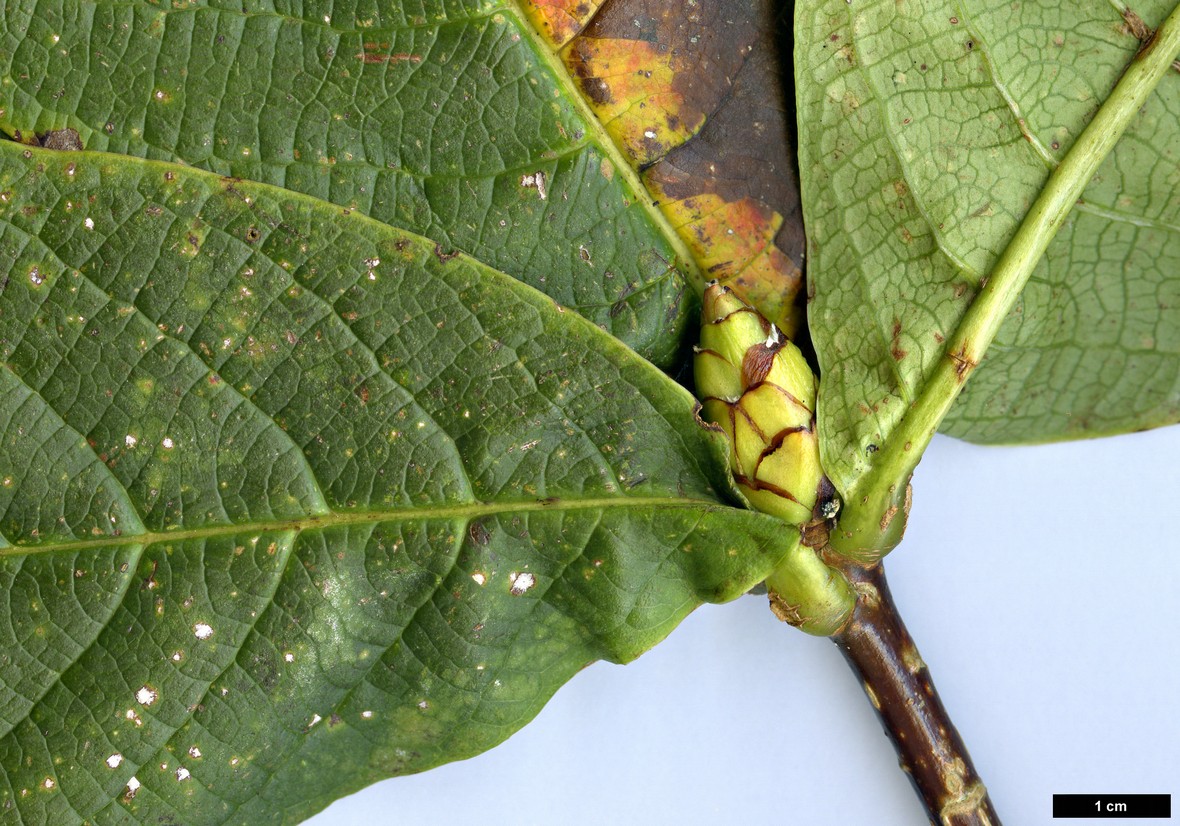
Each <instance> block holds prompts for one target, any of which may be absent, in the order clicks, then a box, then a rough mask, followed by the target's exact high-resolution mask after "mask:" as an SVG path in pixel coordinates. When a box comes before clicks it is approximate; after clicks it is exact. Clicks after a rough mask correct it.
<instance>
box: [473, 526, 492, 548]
mask: <svg viewBox="0 0 1180 826" xmlns="http://www.w3.org/2000/svg"><path fill="white" fill-rule="evenodd" d="M467 535H468V536H470V537H471V541H472V542H474V543H475V544H476V545H479V546H480V547H481V548H482V547H483V546H484V545H487V544H488V542H490V541H491V539H492V535H491V534H490V533H489V532H488V529H487V528H485V527H484V524H483V523H482V522H478V521H476V522H472V523H471V524H470V525H469V526H468V528H467Z"/></svg>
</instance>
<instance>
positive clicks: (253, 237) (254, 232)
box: [246, 227, 262, 244]
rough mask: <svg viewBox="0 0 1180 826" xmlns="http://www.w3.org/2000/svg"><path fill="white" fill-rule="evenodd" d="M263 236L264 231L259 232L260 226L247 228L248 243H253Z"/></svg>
mask: <svg viewBox="0 0 1180 826" xmlns="http://www.w3.org/2000/svg"><path fill="white" fill-rule="evenodd" d="M261 237H262V233H261V232H259V230H258V227H249V228H248V229H247V230H246V243H247V244H253V243H254V242H255V241H257V240H258V239H259V238H261Z"/></svg>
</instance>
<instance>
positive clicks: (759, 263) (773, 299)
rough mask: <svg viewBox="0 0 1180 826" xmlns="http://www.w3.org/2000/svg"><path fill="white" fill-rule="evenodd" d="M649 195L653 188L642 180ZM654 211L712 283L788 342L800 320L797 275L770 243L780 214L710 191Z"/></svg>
mask: <svg viewBox="0 0 1180 826" xmlns="http://www.w3.org/2000/svg"><path fill="white" fill-rule="evenodd" d="M645 183H646V184H647V185H648V187H649V189H651V190H652V192H653V193H654V192H659V184H658V183H656V182H655V181H654V180H652V179H651V178H650V176H649V177H648V179H647V180H646V181H645ZM660 208H661V209H662V210H663V211H664V214H665V215H667V216H668V219H669V221H670V222H671V223H672V225H673V226H674V227H676V230H677V232H679V233H680V235H681V237H682V238H684V240H685V241H686V242H687V243H688V245H689V247H690V249H692V251H693V254H694V255H695V256H696V257H697V260H698V261H699V262H700V265H701V269H702V271H703V272H704V273H705V276H706V277H707V278H710V279H716V280H717V281H720V282H721V283H722V284H724V285H726V286H728V287H729V288H730V289H732V290H733V291H734V292H735V293H737V294H738V295H739V296H740V297H741V298H742V300H743V301H745V302H746V303H747V304H751V305H753V306H755V307H757V308H758V310H759V311H760V312H761V313H762V314H763V315H764V316H766V317H767V318H768V319H769V320H770V321H772V322H774V324H775V325H776V326H777V327H778V328H779V329H780V330H782V331H783V333H785V334H786V335H787V337H788V338H791V337H793V336H794V335H795V332H796V331H797V330H798V327H799V324H800V323H801V321H802V317H801V312H800V310H799V308H798V307H797V306H796V299H797V298H798V295H799V290H800V289H801V288H802V285H803V273H802V271H801V270H800V269H799V267H798V266H796V264H795V262H794V261H792V260H791V259H790V258H788V257H787V255H785V254H784V253H783V251H782V250H780V249H779V248H778V246H777V245H776V244H775V240H774V239H775V236H776V235H777V234H778V231H779V229H780V228H781V227H782V225H783V216H782V215H780V214H779V213H778V212H776V211H775V210H773V209H771V208H770V207H768V206H767V205H766V204H764V203H762V202H760V201H757V200H754V199H753V198H749V197H746V198H741V199H739V200H736V201H726V200H725V199H723V198H721V197H720V196H718V195H715V194H712V193H702V194H700V195H693V196H691V197H688V198H683V199H681V200H661V202H660Z"/></svg>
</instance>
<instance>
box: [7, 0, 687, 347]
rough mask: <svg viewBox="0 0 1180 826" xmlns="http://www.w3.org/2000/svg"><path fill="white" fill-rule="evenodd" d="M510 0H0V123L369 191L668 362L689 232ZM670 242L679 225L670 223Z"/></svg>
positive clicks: (318, 191)
mask: <svg viewBox="0 0 1180 826" xmlns="http://www.w3.org/2000/svg"><path fill="white" fill-rule="evenodd" d="M528 26H529V24H528V23H526V22H524V21H523V20H522V19H521V18H520V14H519V11H518V10H517V9H516V7H515V6H514V5H513V4H512V3H511V2H477V1H476V0H461V2H455V3H445V4H444V3H442V2H438V0H431V1H430V2H424V3H421V4H419V3H409V4H405V5H403V4H400V3H399V4H372V3H369V2H363V0H352V2H350V1H349V0H343V2H331V3H312V4H302V5H301V4H293V5H292V4H288V3H286V2H281V0H280V2H257V3H255V2H250V3H244V4H243V3H238V2H224V0H222V1H221V2H218V1H217V0H215V2H211V3H208V4H205V3H202V4H200V5H187V4H183V5H179V6H175V5H174V6H169V5H166V4H165V5H160V4H157V3H152V2H147V0H132V2H118V3H116V2H107V1H106V0H48V2H40V0H6V1H5V2H3V3H0V75H2V76H3V79H4V80H3V83H2V84H0V128H2V129H3V130H5V131H7V132H8V133H9V134H11V135H16V136H19V139H20V140H23V141H25V142H36V141H37V140H39V136H42V137H43V136H44V135H45V134H46V133H47V132H48V131H50V130H61V129H67V128H68V129H73V130H75V131H76V132H77V133H78V135H79V138H80V140H81V142H82V144H83V146H84V147H85V148H86V149H92V150H105V151H111V152H119V153H126V154H129V155H134V156H139V157H147V158H156V159H164V160H177V161H183V162H184V163H186V164H190V165H193V166H197V167H200V168H203V169H209V170H212V171H214V172H218V173H220V174H223V175H234V176H238V177H242V178H246V179H250V180H257V181H262V182H265V183H271V184H275V185H278V186H283V187H285V188H287V189H291V190H294V191H297V192H302V193H306V194H310V195H314V196H316V197H319V198H324V199H326V200H330V201H332V202H334V203H337V204H340V205H342V206H347V207H349V208H351V209H354V210H359V211H361V212H364V213H365V214H367V215H370V216H372V217H374V218H376V219H378V220H380V221H383V222H385V223H388V224H391V225H393V226H396V227H401V228H404V229H409V230H411V231H413V232H417V233H420V234H422V235H426V236H428V237H430V238H432V239H434V240H435V241H437V242H438V243H440V244H442V245H443V247H444V248H445V249H447V250H451V249H461V250H464V251H466V252H468V253H471V254H472V255H474V256H475V257H477V258H479V259H480V260H482V261H484V262H485V263H487V264H489V265H491V266H493V267H496V268H499V269H501V270H503V271H505V272H508V273H510V274H512V275H515V276H517V277H518V278H520V279H522V280H524V281H525V282H526V283H529V284H531V285H532V286H534V287H537V288H539V289H541V290H542V291H543V292H545V293H547V294H548V295H550V296H552V297H553V298H554V299H555V300H557V301H559V302H561V303H562V304H564V305H566V306H569V307H572V308H575V309H577V310H578V311H579V312H581V313H583V314H585V315H586V316H587V317H589V318H590V319H591V320H593V321H595V322H596V323H599V324H601V325H603V326H604V327H606V328H607V329H609V330H610V331H611V332H612V333H613V334H615V335H616V336H617V337H619V338H620V339H622V340H623V341H624V342H626V343H627V344H629V345H631V346H632V347H634V348H635V349H636V350H637V351H638V352H640V353H641V354H642V355H645V356H647V357H648V358H650V359H652V360H654V361H656V362H657V363H660V364H665V365H666V364H668V363H670V361H671V360H672V358H673V356H674V355H675V354H676V353H677V352H678V350H679V348H680V339H681V337H682V335H683V332H684V328H685V325H686V324H687V323H688V319H689V318H690V317H691V314H692V310H691V307H692V304H693V302H692V301H685V300H683V298H684V296H683V293H684V290H685V284H684V279H683V276H682V272H681V270H682V269H683V268H684V267H686V266H691V263H689V262H686V261H685V260H684V257H683V255H681V254H680V253H678V251H677V248H676V241H675V235H674V233H673V232H672V231H671V230H670V229H669V228H667V227H666V225H665V224H664V223H663V219H662V218H661V217H660V216H659V213H658V212H657V211H656V210H654V209H653V208H652V207H651V205H650V203H649V202H648V201H647V199H646V198H645V197H644V196H643V195H642V194H637V193H642V188H641V187H638V186H633V184H635V183H636V181H635V179H634V176H633V175H632V174H631V172H630V170H629V169H627V168H626V164H625V162H623V161H622V160H621V158H620V157H619V155H618V152H617V150H615V148H614V146H613V144H612V143H611V141H610V140H609V139H608V138H606V137H605V135H604V134H603V133H602V131H601V128H600V127H599V126H598V125H597V123H595V122H594V119H593V117H592V116H590V115H589V112H588V111H587V110H586V109H585V107H584V106H583V105H582V104H581V102H580V99H579V97H578V93H577V92H576V91H575V90H574V89H573V88H572V87H571V85H570V81H569V79H568V77H566V76H565V75H564V72H562V71H561V70H560V68H556V67H555V66H554V65H553V62H552V61H553V59H552V58H551V57H549V56H547V55H545V54H544V53H543V52H542V51H540V50H539V49H538V47H536V46H535V45H534V44H533V41H532V38H531V35H530V34H529V27H528ZM669 239H672V240H671V241H670V240H669Z"/></svg>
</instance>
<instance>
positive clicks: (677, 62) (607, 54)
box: [562, 37, 705, 167]
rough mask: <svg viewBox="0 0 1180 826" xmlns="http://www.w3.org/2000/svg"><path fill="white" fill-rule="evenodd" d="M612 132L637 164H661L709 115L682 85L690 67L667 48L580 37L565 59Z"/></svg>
mask: <svg viewBox="0 0 1180 826" xmlns="http://www.w3.org/2000/svg"><path fill="white" fill-rule="evenodd" d="M562 57H563V59H564V60H565V64H566V66H567V67H568V68H569V70H570V73H571V74H573V76H574V77H576V78H577V79H578V82H579V83H580V84H581V87H582V91H583V93H584V94H585V95H586V98H587V100H588V101H589V103H590V107H591V108H592V109H593V110H594V114H596V115H597V116H598V117H599V119H600V120H601V121H602V122H603V124H604V125H605V127H606V130H607V132H608V133H609V134H610V136H611V137H612V138H613V139H614V140H615V141H616V142H617V143H618V144H619V146H620V147H621V148H622V149H623V151H624V153H625V154H626V155H627V158H628V160H630V161H631V162H632V163H633V164H634V165H635V166H638V167H642V166H644V165H646V164H650V163H652V162H653V161H656V160H659V159H660V158H662V157H664V155H666V154H667V153H668V151H669V150H670V149H672V148H673V147H676V146H679V145H680V144H682V143H684V142H685V141H686V140H688V139H689V138H690V137H692V136H693V135H694V134H696V132H697V131H698V130H699V129H700V128H701V125H702V124H703V123H704V122H705V113H704V112H703V111H701V110H700V109H699V108H698V107H696V106H692V105H690V104H689V103H688V101H687V100H686V97H685V94H684V92H682V91H681V89H680V88H679V85H680V84H678V78H680V77H681V74H682V73H687V71H688V69H689V67H688V66H686V65H682V64H683V62H684V61H683V60H682V59H681V58H680V57H678V56H677V54H676V52H675V51H674V50H672V49H670V48H669V47H667V46H666V45H663V44H656V43H648V42H647V41H643V40H626V39H616V38H593V37H579V38H577V39H576V40H575V41H574V42H573V43H571V44H570V45H569V46H568V47H567V48H566V50H565V52H564V53H563V55H562Z"/></svg>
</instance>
